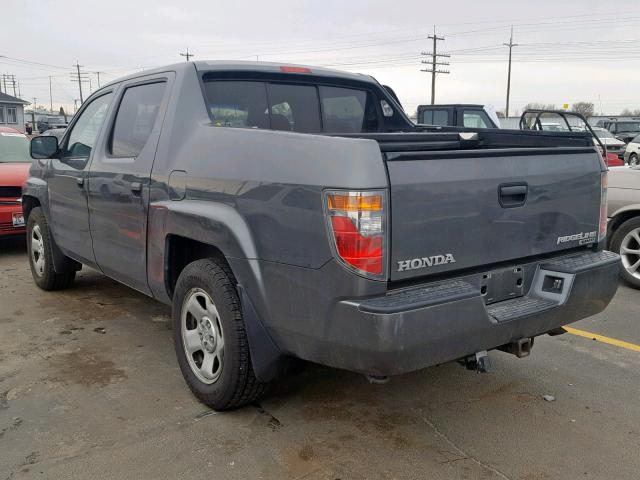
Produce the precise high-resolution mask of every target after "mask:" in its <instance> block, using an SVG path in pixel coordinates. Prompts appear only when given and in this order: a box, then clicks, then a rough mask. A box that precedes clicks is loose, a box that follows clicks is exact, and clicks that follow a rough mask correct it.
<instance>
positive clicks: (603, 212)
mask: <svg viewBox="0 0 640 480" xmlns="http://www.w3.org/2000/svg"><path fill="white" fill-rule="evenodd" d="M608 185H609V180H608V177H607V172H602V175H601V177H600V225H599V227H598V242H601V241H602V240H604V239H605V238H606V237H607V218H608V217H607V187H608Z"/></svg>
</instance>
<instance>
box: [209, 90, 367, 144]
mask: <svg viewBox="0 0 640 480" xmlns="http://www.w3.org/2000/svg"><path fill="white" fill-rule="evenodd" d="M204 91H205V97H206V100H207V104H208V109H209V112H210V114H211V117H212V119H213V123H214V125H216V126H218V127H240V128H243V127H244V128H265V129H271V130H283V131H291V132H300V133H319V132H322V131H324V132H329V133H360V132H371V131H377V130H378V113H377V110H376V107H375V102H374V100H373V98H372V95H371V94H370V93H369V92H367V91H365V90H358V89H351V88H340V87H328V86H319V87H318V86H316V85H299V84H292V83H277V82H258V81H241V80H212V81H205V83H204ZM321 105H322V108H321ZM321 112H322V113H321Z"/></svg>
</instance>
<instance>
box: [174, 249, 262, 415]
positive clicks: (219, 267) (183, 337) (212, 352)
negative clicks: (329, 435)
mask: <svg viewBox="0 0 640 480" xmlns="http://www.w3.org/2000/svg"><path fill="white" fill-rule="evenodd" d="M173 338H174V347H175V350H176V354H177V357H178V364H179V365H180V370H181V371H182V375H183V376H184V378H185V380H186V382H187V385H189V388H191V391H192V392H193V393H194V394H195V396H196V397H198V399H199V400H200V401H201V402H203V403H205V404H206V405H209V406H210V407H212V408H213V409H215V410H228V409H232V408H237V407H241V406H243V405H247V404H249V403H252V402H255V401H256V400H257V399H258V398H260V397H261V396H262V395H263V394H264V392H265V391H266V388H267V384H266V383H260V382H258V381H257V380H256V378H255V375H254V373H253V367H252V365H251V356H250V352H249V343H248V341H247V334H246V330H245V325H244V319H243V317H242V310H241V308H240V300H239V298H238V293H237V290H236V288H235V282H234V281H233V274H232V273H231V271H230V270H229V268H228V267H227V266H226V265H224V264H223V263H222V262H219V261H216V260H214V259H202V260H196V261H195V262H192V263H190V264H189V265H187V266H186V267H185V268H184V270H183V271H182V273H181V274H180V277H179V278H178V282H177V284H176V289H175V293H174V297H173Z"/></svg>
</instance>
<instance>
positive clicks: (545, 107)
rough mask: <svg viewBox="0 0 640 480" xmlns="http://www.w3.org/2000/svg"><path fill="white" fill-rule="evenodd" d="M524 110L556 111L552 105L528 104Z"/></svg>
mask: <svg viewBox="0 0 640 480" xmlns="http://www.w3.org/2000/svg"><path fill="white" fill-rule="evenodd" d="M524 109H525V110H557V107H556V106H555V105H554V104H553V103H537V102H530V103H527V104H526V105H525V106H524Z"/></svg>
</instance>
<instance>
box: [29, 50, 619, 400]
mask: <svg viewBox="0 0 640 480" xmlns="http://www.w3.org/2000/svg"><path fill="white" fill-rule="evenodd" d="M31 155H32V156H33V158H34V159H35V160H34V162H33V166H32V168H31V172H30V177H29V179H28V181H27V182H26V184H25V186H24V191H23V197H22V198H23V208H24V214H25V218H27V225H28V233H27V234H28V242H27V245H28V253H29V259H30V265H31V271H32V273H33V278H34V280H35V282H36V284H37V285H38V286H39V287H40V288H42V289H44V290H56V289H62V288H66V287H70V286H71V285H72V283H73V280H74V277H75V274H76V272H77V271H78V270H80V268H81V267H82V265H87V266H89V267H92V268H95V269H98V270H100V271H101V272H103V273H104V274H105V275H108V276H109V277H111V278H113V279H115V280H117V281H119V282H122V283H123V284H125V285H128V286H130V287H131V288H134V289H136V290H139V291H140V292H143V293H145V294H147V295H149V296H152V297H154V298H156V299H158V300H160V301H161V302H164V303H167V304H172V305H173V322H174V323H173V325H174V328H173V332H174V339H175V350H176V353H177V357H178V362H179V364H180V368H181V370H182V373H183V375H184V377H185V379H186V382H187V384H188V385H189V387H190V388H191V389H192V390H193V392H194V393H195V395H196V396H197V397H198V398H199V399H200V400H201V401H202V402H204V403H206V404H207V405H210V406H211V407H213V408H215V409H228V408H233V407H238V406H241V405H244V404H247V403H250V402H253V401H255V400H256V399H257V398H258V397H259V396H260V395H261V394H263V392H264V391H265V389H266V387H267V384H268V383H269V382H270V381H271V380H273V379H274V378H275V377H276V376H277V375H278V374H279V373H280V372H282V371H283V367H284V366H286V364H287V363H288V362H287V361H286V360H288V359H291V358H300V359H304V360H309V361H312V362H317V363H320V364H324V365H330V366H332V367H337V368H343V369H347V370H352V371H356V372H362V373H364V374H366V375H368V376H369V378H370V379H372V380H373V379H376V380H382V379H386V376H390V375H397V374H401V373H404V372H410V371H413V370H417V369H421V368H424V367H428V366H430V365H435V364H440V363H443V362H449V361H452V360H460V361H465V360H466V362H467V363H468V364H471V365H473V361H474V359H475V360H478V361H477V362H476V364H475V365H476V366H478V368H480V366H481V363H482V362H480V361H479V360H483V359H486V351H488V350H491V349H496V348H499V349H502V350H506V351H508V352H511V353H514V354H516V355H518V356H524V355H526V354H528V353H529V349H530V347H531V344H532V343H533V338H534V337H536V336H538V335H542V334H545V333H550V334H554V333H561V332H562V329H561V327H562V326H563V325H565V324H568V323H571V322H574V321H576V320H579V319H581V318H585V317H588V316H590V315H593V314H596V313H598V312H600V311H602V310H603V309H604V308H605V307H606V306H607V304H608V303H609V301H610V300H611V298H612V297H613V295H614V293H615V291H616V288H617V284H618V264H619V259H618V257H617V255H615V254H612V253H610V252H607V251H603V249H602V246H603V240H604V236H605V232H606V227H607V225H606V221H607V211H606V185H607V183H606V179H607V173H606V167H605V165H604V164H603V162H602V159H601V157H600V156H599V155H598V152H597V151H596V149H595V148H594V145H593V141H592V139H591V138H589V136H588V135H587V134H583V133H550V132H521V131H510V130H495V129H489V130H482V131H480V130H478V131H474V130H471V129H465V128H458V127H444V128H433V127H431V129H429V127H418V126H416V125H414V124H413V123H411V121H410V120H409V119H408V118H407V117H406V115H405V114H404V113H403V111H402V109H401V107H400V105H399V104H398V102H397V101H396V100H395V99H394V96H393V95H391V94H390V93H389V90H388V89H387V88H385V87H383V86H382V85H380V84H379V83H378V82H376V80H374V79H373V78H371V77H368V76H364V75H356V74H349V73H342V72H336V71H332V70H326V69H322V68H313V67H311V68H307V67H300V66H281V65H276V64H269V63H257V62H255V63H254V62H251V63H248V62H247V63H229V62H226V63H222V62H205V61H203V62H184V63H182V64H180V65H174V66H169V67H166V68H159V69H156V70H153V71H145V72H142V73H139V74H135V75H132V76H129V77H125V78H123V79H121V80H118V81H115V82H113V83H111V84H109V85H107V86H104V87H102V88H101V89H99V90H97V91H96V92H94V93H93V94H92V95H91V97H90V98H88V99H87V101H86V102H84V104H83V105H82V108H81V109H80V110H79V111H78V113H77V114H76V115H75V117H74V119H73V121H72V122H71V124H70V125H69V127H68V128H67V131H66V133H65V134H64V136H63V137H62V139H61V140H60V141H59V142H58V140H57V139H56V137H38V138H35V139H33V140H32V142H31Z"/></svg>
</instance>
